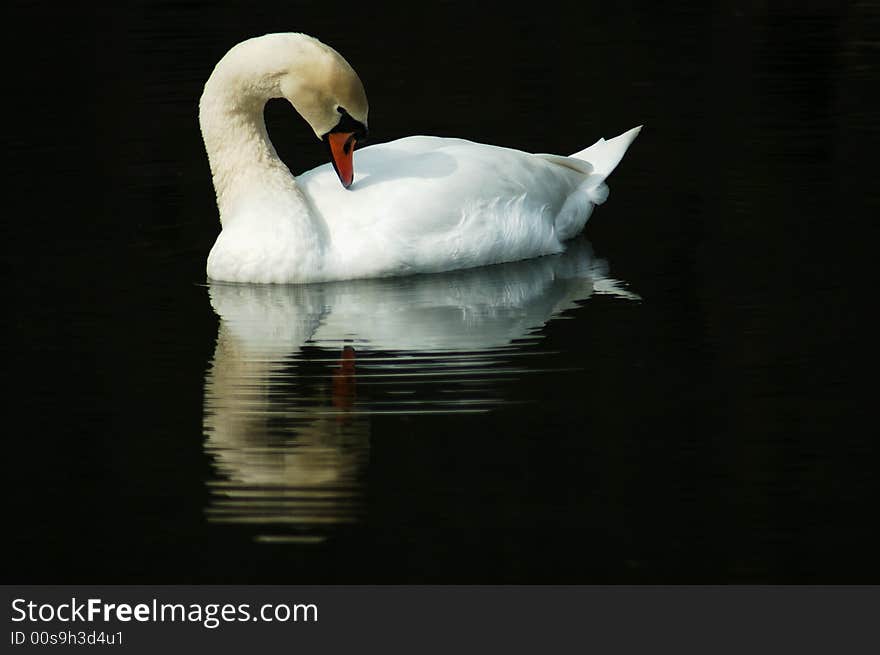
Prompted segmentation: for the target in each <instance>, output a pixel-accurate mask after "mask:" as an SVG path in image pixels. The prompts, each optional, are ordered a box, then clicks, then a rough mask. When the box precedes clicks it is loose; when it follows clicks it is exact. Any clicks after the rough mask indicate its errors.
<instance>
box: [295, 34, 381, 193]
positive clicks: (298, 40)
mask: <svg viewBox="0 0 880 655" xmlns="http://www.w3.org/2000/svg"><path fill="white" fill-rule="evenodd" d="M285 36H289V37H291V39H292V40H291V41H289V42H288V47H287V48H285V52H286V53H287V55H288V56H289V57H290V59H289V65H288V66H287V67H286V70H285V71H284V72H283V73H282V74H281V77H280V80H279V86H280V89H281V93H282V95H283V96H284V97H285V98H287V100H289V101H290V103H291V104H292V105H293V106H294V108H295V109H296V111H297V112H298V113H299V114H300V116H302V117H303V118H304V119H305V120H306V122H307V123H308V124H309V126H310V127H311V128H312V130H314V132H315V134H316V135H317V137H318V138H319V139H321V140H322V141H324V143H326V144H327V149H328V151H329V155H330V161H331V162H332V164H333V168H334V169H336V174H337V175H338V176H339V181H340V182H342V186H344V187H346V188H348V187H349V186H351V183H352V182H353V181H354V158H353V154H354V149H355V146H356V145H357V144H358V143H362V142H363V141H364V140H365V139H366V137H367V114H368V112H369V106H368V104H367V94H366V92H365V91H364V85H363V84H362V83H361V80H360V78H359V77H358V75H357V73H355V71H354V69H353V68H352V67H351V66H350V65H349V63H348V62H347V61H345V59H343V57H342V55H340V54H339V53H338V52H336V51H335V50H334V49H333V48H331V47H329V46H327V45H325V44H323V43H321V42H320V41H318V40H317V39H314V38H312V37H308V36H305V35H302V34H296V35H285Z"/></svg>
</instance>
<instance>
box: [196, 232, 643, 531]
mask: <svg viewBox="0 0 880 655" xmlns="http://www.w3.org/2000/svg"><path fill="white" fill-rule="evenodd" d="M594 293H607V294H613V295H616V296H618V297H620V298H625V299H634V298H636V296H635V295H634V294H632V293H630V292H629V291H627V290H625V289H624V288H623V286H622V285H621V284H619V283H618V282H616V281H614V280H612V279H611V278H609V277H607V265H606V263H605V262H604V261H603V260H600V259H596V258H595V257H593V255H592V251H591V249H590V246H589V243H587V242H586V241H583V240H581V241H576V242H574V243H572V244H571V245H570V247H569V249H568V251H566V252H565V253H564V254H561V255H555V256H550V257H543V258H540V259H533V260H528V261H523V262H516V263H512V264H503V265H498V266H490V267H485V268H479V269H471V270H463V271H454V272H450V273H443V274H435V275H421V276H412V277H408V278H390V279H379V280H357V281H350V282H333V283H326V284H313V285H296V286H293V285H291V286H272V285H266V286H264V285H237V284H224V283H211V284H210V286H209V288H208V294H209V297H210V301H211V305H212V307H213V308H214V311H215V312H216V313H217V314H218V315H219V317H220V327H219V331H218V336H217V345H216V349H215V351H214V358H213V361H212V363H211V365H210V367H209V369H208V372H207V374H206V380H205V404H204V430H205V436H206V445H205V448H206V451H207V452H208V453H209V454H210V456H211V457H212V459H213V462H214V466H215V470H216V474H217V478H216V479H215V480H214V481H212V482H211V483H210V486H211V503H210V506H209V508H208V510H207V512H208V518H209V520H211V521H215V522H227V523H252V524H258V525H260V526H261V531H262V533H261V535H259V536H258V537H257V539H259V540H264V541H314V540H320V539H321V538H323V537H324V536H326V535H327V534H328V533H329V532H330V531H331V530H333V529H334V526H338V525H343V524H346V523H352V522H356V521H357V520H358V518H359V517H360V515H361V512H362V507H361V498H362V495H363V494H362V491H363V482H364V477H365V474H366V469H367V465H368V462H369V455H370V425H371V418H372V417H373V416H375V415H377V414H403V415H406V414H417V413H418V414H424V413H450V412H455V413H461V412H486V411H490V410H491V409H492V408H493V407H497V406H498V405H501V404H503V403H504V402H505V399H504V398H503V390H502V386H501V382H502V381H504V380H509V379H511V378H512V377H513V378H515V377H518V376H520V375H522V374H523V373H527V372H528V367H527V366H526V365H523V364H521V363H520V361H521V360H522V359H523V357H524V356H527V355H528V354H530V353H529V350H528V349H525V348H523V345H524V343H528V342H532V341H535V340H538V339H540V333H539V330H540V328H541V327H542V326H543V325H544V324H545V323H546V322H547V321H549V320H550V319H551V318H553V317H554V316H556V315H558V314H559V313H560V312H562V311H564V310H566V309H568V308H571V307H574V306H575V303H576V302H577V301H580V300H584V299H586V298H588V297H590V296H591V295H592V294H594ZM512 362H513V363H512Z"/></svg>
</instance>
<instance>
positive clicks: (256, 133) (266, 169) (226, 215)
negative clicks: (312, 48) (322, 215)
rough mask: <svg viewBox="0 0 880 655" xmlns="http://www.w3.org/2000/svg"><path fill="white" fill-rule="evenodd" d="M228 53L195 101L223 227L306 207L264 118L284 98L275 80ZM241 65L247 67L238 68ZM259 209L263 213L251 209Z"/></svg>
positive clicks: (257, 67)
mask: <svg viewBox="0 0 880 655" xmlns="http://www.w3.org/2000/svg"><path fill="white" fill-rule="evenodd" d="M230 55H234V52H230ZM230 55H227V57H225V58H224V59H223V60H221V62H220V63H219V64H218V65H217V67H216V68H215V69H214V72H213V73H212V74H211V77H210V78H209V79H208V82H207V83H206V84H205V90H204V92H203V94H202V98H201V101H200V102H199V124H200V126H201V130H202V138H203V139H204V141H205V149H206V150H207V152H208V160H209V162H210V165H211V174H212V176H213V179H214V190H215V191H216V193H217V206H218V208H219V209H220V221H221V223H223V224H224V226H226V225H227V223H228V222H230V221H232V220H237V219H238V217H240V216H242V215H243V214H247V213H251V214H255V213H259V214H261V215H263V216H271V215H272V214H275V213H277V212H278V211H281V210H282V209H284V210H286V211H287V212H288V213H289V212H290V210H291V205H293V206H296V204H297V203H301V204H303V209H305V205H304V199H303V197H302V193H301V191H300V189H299V188H298V187H297V184H296V182H295V180H294V178H293V175H291V173H290V170H289V169H288V168H287V166H286V165H285V164H284V162H283V161H281V159H280V158H279V157H278V154H277V153H276V152H275V147H274V146H273V145H272V142H271V141H270V140H269V135H268V133H267V132H266V122H265V120H264V118H263V110H264V108H265V106H266V102H268V101H269V100H270V99H271V98H279V97H282V96H283V94H282V93H281V89H280V87H279V82H278V79H279V76H278V75H277V74H275V73H273V72H272V71H271V70H260V68H259V66H258V65H255V63H256V62H255V60H254V58H252V57H249V58H247V59H244V58H242V57H235V56H230ZM242 61H246V62H247V63H248V64H249V65H247V66H242ZM280 205H283V207H282V206H280ZM258 208H259V209H261V210H262V211H259V212H255V211H251V210H256V209H258Z"/></svg>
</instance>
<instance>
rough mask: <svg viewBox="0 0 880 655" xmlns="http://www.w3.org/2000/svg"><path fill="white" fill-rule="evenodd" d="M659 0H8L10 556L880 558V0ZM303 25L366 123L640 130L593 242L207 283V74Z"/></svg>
mask: <svg viewBox="0 0 880 655" xmlns="http://www.w3.org/2000/svg"><path fill="white" fill-rule="evenodd" d="M642 4H643V6H639V3H632V4H627V5H626V6H623V7H620V6H617V5H609V4H607V3H604V4H601V5H600V4H598V3H594V4H591V3H575V6H569V5H568V4H562V5H552V4H546V3H545V4H542V5H541V7H540V8H538V7H531V8H529V9H519V8H516V7H514V6H510V7H506V8H503V9H497V10H492V11H490V10H489V9H480V8H478V7H475V6H474V5H473V4H472V3H469V4H467V5H465V4H461V5H459V4H450V3H440V4H437V5H431V6H427V5H425V6H419V7H418V8H415V7H411V8H410V9H409V10H407V11H405V12H400V13H392V12H385V11H384V10H382V9H380V7H379V6H378V5H376V6H372V7H369V6H366V5H364V4H363V3H361V4H359V5H352V6H351V7H346V6H345V5H342V4H340V3H332V6H331V5H316V4H314V3H301V4H298V3H294V2H285V3H277V4H273V3H268V4H263V3H234V4H233V5H227V6H226V7H224V8H218V7H215V6H214V5H213V3H200V2H189V3H184V2H182V3H161V2H156V3H137V2H132V3H126V4H125V5H124V6H122V7H119V8H116V9H107V10H102V9H88V10H81V9H71V8H66V9H65V8H59V7H55V6H49V5H40V4H36V5H31V4H27V3H25V4H20V5H16V6H14V8H13V10H12V16H13V20H12V21H11V23H10V29H11V30H12V31H13V32H14V33H15V34H16V36H14V37H13V40H12V41H11V44H12V46H13V50H14V51H16V52H17V53H18V54H17V56H15V57H13V58H12V59H10V60H9V61H8V65H7V68H8V70H7V75H8V77H7V80H6V82H7V97H8V98H10V97H15V98H18V99H19V106H20V107H21V109H22V110H23V111H22V112H21V114H20V115H19V117H18V119H16V120H15V121H14V122H13V123H8V124H7V133H6V142H7V158H8V160H9V161H10V163H11V166H10V169H11V170H10V171H9V172H8V173H7V177H6V184H7V191H6V194H5V195H6V197H5V204H6V209H7V212H6V216H5V219H4V221H3V222H4V228H3V229H4V232H3V240H2V243H3V245H4V250H5V254H4V257H3V270H4V273H5V277H6V279H7V280H8V282H7V284H6V285H5V290H6V302H5V304H6V307H7V311H8V313H7V317H6V320H5V321H4V324H5V328H6V338H5V339H4V340H3V346H4V356H3V360H4V362H5V365H4V373H5V375H4V377H5V378H6V382H7V385H8V388H9V390H8V391H7V392H6V393H5V394H4V397H5V401H6V403H5V404H6V409H5V410H4V414H5V416H6V417H7V421H6V429H5V430H4V433H5V437H4V439H5V449H6V458H5V464H6V466H5V468H6V471H7V479H8V480H9V483H10V484H9V491H8V492H7V505H8V507H9V509H10V511H9V512H8V513H7V516H6V521H5V523H6V530H5V534H6V536H5V539H4V541H5V542H6V545H7V546H9V547H11V551H12V555H10V556H7V558H6V560H5V562H6V567H7V571H6V575H5V578H6V580H7V581H14V582H104V583H108V582H116V583H122V582H134V581H137V582H164V583H170V582H178V583H184V582H202V583H207V582H253V583H257V582H259V583H296V582H318V583H321V582H327V583H329V582H377V583H402V582H465V583H475V582H526V583H530V582H582V583H624V582H627V583H628V582H648V583H653V582H866V581H873V582H877V581H878V580H880V576H878V569H880V567H878V565H877V557H876V549H877V546H878V544H877V541H876V539H875V538H874V529H875V528H874V523H875V522H876V519H872V518H871V517H872V516H873V515H874V512H875V510H876V503H875V499H876V496H875V494H874V488H873V487H874V482H875V481H874V478H875V470H876V453H877V447H876V446H875V440H876V438H875V436H874V435H873V430H874V429H872V428H871V427H870V426H871V425H872V424H873V423H874V422H875V421H874V412H873V403H872V400H873V396H874V395H875V394H874V389H875V380H876V373H875V369H874V368H873V365H871V364H869V363H868V355H867V353H868V350H869V348H868V346H869V344H870V343H872V342H873V341H875V338H874V335H873V334H872V333H873V332H874V331H875V325H876V324H875V323H874V322H872V321H871V320H869V319H868V316H869V315H870V309H871V308H872V305H874V304H875V302H876V301H875V299H874V296H875V293H874V287H873V275H874V273H873V270H874V264H873V256H874V250H875V248H876V240H875V236H876V230H875V229H874V225H875V222H876V217H877V209H878V204H877V199H878V192H877V184H876V181H875V180H874V176H875V173H876V170H877V167H876V163H875V162H874V161H873V159H874V158H873V157H872V146H873V145H874V143H875V142H876V139H875V136H876V132H875V127H874V126H875V121H876V105H875V104H873V105H872V104H870V103H869V102H868V91H869V89H871V88H872V87H876V85H877V82H878V77H880V73H878V68H877V66H876V60H875V58H876V53H877V48H878V41H877V34H878V33H880V32H878V22H877V14H878V12H877V6H876V3H874V2H862V3H852V4H851V5H850V6H849V7H848V8H847V9H846V10H843V9H840V8H839V7H837V6H836V5H835V4H831V3H827V4H826V3H801V5H802V6H800V8H798V9H797V10H794V9H789V10H786V11H782V10H777V9H772V8H770V5H769V4H765V3H758V4H760V5H761V6H760V7H759V8H755V7H754V6H752V5H746V4H745V3H743V4H740V3H735V2H721V3H715V5H714V7H711V8H710V7H705V8H704V7H703V6H702V5H703V4H704V3H692V5H691V4H688V3H678V4H673V5H668V4H666V5H664V4H663V3H642ZM793 4H797V3H793ZM286 30H300V31H305V32H308V33H311V34H314V35H316V36H318V37H320V38H322V39H323V40H325V41H326V42H328V43H330V44H331V45H333V46H334V47H336V48H337V49H339V50H340V51H341V52H342V53H343V54H344V55H345V56H346V57H347V58H348V59H349V61H350V62H351V63H352V65H353V66H354V67H355V68H356V69H357V70H358V72H359V73H360V76H361V77H362V79H363V80H364V83H365V86H366V88H367V93H368V95H369V97H370V103H371V113H370V123H371V125H370V126H371V138H372V139H373V140H374V141H384V140H390V139H394V138H398V137H401V136H405V135H408V134H416V133H425V134H441V135H450V136H461V137H465V138H471V139H474V140H479V141H485V142H489V143H496V144H501V145H508V146H512V147H517V148H522V149H525V150H532V151H540V152H558V153H563V154H564V153H568V152H572V151H575V150H577V149H580V148H582V147H583V146H585V145H587V144H588V143H590V142H592V140H594V139H595V138H597V137H598V136H601V135H604V136H613V135H616V134H618V133H620V132H622V131H624V130H626V129H628V128H630V127H632V126H634V125H638V124H641V123H644V124H646V128H645V129H644V130H643V131H642V134H641V135H640V136H639V138H638V140H637V141H636V142H635V143H634V145H633V146H632V148H631V149H630V151H629V153H628V154H627V156H626V158H625V159H624V161H623V163H622V164H621V166H620V167H619V168H618V169H617V170H616V171H615V173H614V174H613V176H612V177H611V179H610V186H611V189H612V192H611V198H610V199H609V202H608V203H607V204H606V205H604V206H602V207H601V208H599V209H598V210H597V211H596V212H595V214H594V216H593V217H592V218H591V220H590V222H589V223H588V225H587V228H586V230H585V234H584V236H583V237H582V238H581V239H579V240H578V241H576V242H574V243H573V245H572V248H571V249H570V250H569V252H568V253H566V254H565V255H564V256H559V257H552V258H544V259H540V260H534V261H531V262H524V263H518V264H512V265H505V266H499V267H490V268H485V269H478V270H474V271H466V272H457V273H452V274H448V275H435V276H424V277H413V278H402V279H397V280H385V281H365V282H350V283H337V284H327V285H315V286H306V287H275V288H266V287H248V286H229V285H208V284H207V283H206V280H205V276H204V260H205V257H206V255H207V252H208V250H209V249H210V246H211V244H212V243H213V240H214V238H215V237H216V234H217V233H218V231H219V224H218V221H217V215H216V208H215V206H214V199H213V191H212V188H211V182H210V176H209V172H208V167H207V163H206V160H205V156H204V152H203V149H202V145H201V141H200V136H199V132H198V125H197V119H196V113H197V102H198V97H199V94H200V90H201V85H202V83H203V81H204V80H205V79H206V78H207V76H208V74H209V73H210V70H211V68H212V66H213V64H214V62H215V61H216V60H217V59H218V58H219V57H220V56H221V55H222V54H223V53H224V52H225V50H226V49H228V48H229V47H230V46H231V45H233V44H234V43H236V42H237V41H239V40H241V39H244V38H247V37H249V36H252V35H255V34H261V33H265V32H270V31H286ZM10 94H11V95H10ZM267 117H268V122H269V129H270V133H271V134H272V136H273V140H274V141H275V143H276V145H277V147H278V150H279V153H280V154H281V155H282V156H283V157H284V158H285V160H286V161H287V162H288V163H289V164H290V166H291V167H292V168H293V169H294V171H302V170H305V169H308V168H310V167H312V166H314V165H317V164H319V163H322V162H323V158H324V151H323V148H322V147H321V146H320V144H319V143H317V141H315V139H314V136H313V135H312V134H311V133H310V132H309V130H308V128H307V127H306V126H305V124H304V123H303V122H302V121H301V120H300V119H299V118H298V117H296V116H295V115H294V114H292V113H291V111H290V110H289V108H287V107H285V106H284V105H283V104H281V103H278V104H274V103H273V104H270V106H269V107H268V108H267Z"/></svg>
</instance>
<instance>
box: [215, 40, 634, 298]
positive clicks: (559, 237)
mask: <svg viewBox="0 0 880 655" xmlns="http://www.w3.org/2000/svg"><path fill="white" fill-rule="evenodd" d="M271 98H286V99H287V100H289V101H290V103H291V104H292V105H293V107H294V108H295V109H296V110H297V111H298V112H299V114H300V115H301V116H302V117H303V118H304V119H305V120H306V122H307V123H308V124H309V125H310V126H311V127H312V129H313V130H314V132H315V134H316V135H317V136H318V138H320V139H322V140H323V141H324V142H325V143H326V144H327V147H328V150H329V151H330V158H331V163H332V165H333V166H332V168H331V166H330V165H329V164H327V165H324V166H319V167H318V168H315V169H313V170H311V171H308V172H306V173H304V174H302V175H300V176H299V177H298V178H294V177H293V175H291V173H290V171H289V170H288V168H287V166H286V165H285V164H284V162H282V161H281V159H280V158H279V157H278V155H277V153H276V152H275V148H274V147H273V146H272V143H271V141H270V140H269V136H268V134H267V132H266V125H265V122H264V119H263V109H264V107H265V104H266V102H267V101H268V100H269V99H271ZM367 113H368V106H367V98H366V94H365V92H364V88H363V85H362V84H361V81H360V79H359V78H358V76H357V74H356V73H355V71H354V70H353V69H352V68H351V66H349V64H348V63H347V62H346V61H345V59H343V58H342V56H341V55H339V53H337V52H336V51H335V50H333V49H332V48H330V47H328V46H326V45H324V44H323V43H321V42H320V41H318V40H317V39H314V38H312V37H309V36H306V35H304V34H293V33H291V34H267V35H265V36H261V37H257V38H253V39H249V40H247V41H243V42H242V43H239V44H238V45H236V46H234V47H233V48H232V49H231V50H230V51H229V52H228V53H226V55H225V56H224V57H223V58H222V59H221V60H220V62H219V63H218V64H217V66H216V67H215V69H214V71H213V73H212V74H211V76H210V78H209V79H208V81H207V83H206V84H205V89H204V92H203V94H202V97H201V101H200V103H199V124H200V126H201V130H202V136H203V138H204V141H205V148H206V150H207V152H208V159H209V161H210V165H211V172H212V175H213V180H214V188H215V191H216V193H217V205H218V208H219V210H220V221H221V224H222V227H223V229H222V231H221V233H220V235H219V236H218V237H217V242H216V243H215V244H214V247H213V248H212V250H211V253H210V254H209V256H208V265H207V273H208V277H209V278H211V279H213V280H219V281H230V282H275V283H290V282H316V281H328V280H344V279H352V278H362V277H385V276H391V275H403V274H408V273H427V272H438V271H446V270H454V269H460V268H469V267H473V266H480V265H484V264H494V263H499V262H507V261H515V260H519V259H526V258H529V257H536V256H539V255H547V254H550V253H557V252H561V251H562V250H563V249H564V247H563V245H562V243H563V241H565V240H566V239H570V238H571V237H573V236H575V235H576V234H578V232H580V231H581V229H582V228H583V226H584V224H585V223H586V221H587V218H589V216H590V213H591V211H592V209H593V205H595V204H599V203H601V202H603V201H604V200H605V198H606V196H607V193H608V189H607V187H606V186H605V184H604V180H605V178H606V177H607V176H608V175H609V174H610V173H611V171H613V170H614V168H615V167H616V166H617V164H618V163H619V162H620V160H621V158H622V157H623V155H624V153H625V152H626V149H627V148H628V147H629V145H630V143H631V142H632V141H633V139H634V138H635V137H636V135H637V134H638V132H639V129H640V128H638V127H637V128H634V129H632V130H630V131H628V132H626V133H624V134H621V135H620V136H618V137H616V138H614V139H610V140H608V141H605V140H604V139H600V140H599V141H598V142H597V143H595V144H594V145H592V146H590V147H589V148H587V149H585V150H582V151H580V152H578V153H575V154H574V155H572V156H570V157H561V156H557V155H543V154H539V155H535V154H529V153H526V152H522V151H519V150H512V149H509V148H500V147H497V146H489V145H483V144H478V143H472V142H470V141H465V140H462V139H449V138H438V137H427V136H415V137H409V138H405V139H399V140H397V141H392V142H390V143H384V144H378V145H374V146H370V147H366V148H362V149H359V150H358V152H357V156H356V158H355V157H354V152H353V151H354V146H355V145H356V144H357V142H358V141H359V140H360V141H363V139H364V137H365V136H366V132H367ZM354 159H356V160H357V161H356V163H357V178H356V181H355V168H354V163H355V162H354ZM334 169H335V173H334ZM340 182H341V183H342V184H340ZM353 182H354V184H353V185H352V183H353ZM349 187H350V189H349Z"/></svg>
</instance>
